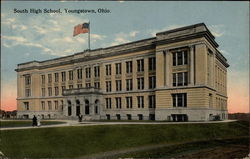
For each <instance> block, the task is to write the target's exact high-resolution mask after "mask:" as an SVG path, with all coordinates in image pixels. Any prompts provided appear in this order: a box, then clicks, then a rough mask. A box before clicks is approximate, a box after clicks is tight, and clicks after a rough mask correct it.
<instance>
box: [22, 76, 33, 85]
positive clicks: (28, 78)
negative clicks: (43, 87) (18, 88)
mask: <svg viewBox="0 0 250 159" xmlns="http://www.w3.org/2000/svg"><path fill="white" fill-rule="evenodd" d="M24 78H25V79H24V80H25V85H30V84H31V77H30V75H25V76H24Z"/></svg>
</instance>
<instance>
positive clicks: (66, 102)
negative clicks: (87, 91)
mask: <svg viewBox="0 0 250 159" xmlns="http://www.w3.org/2000/svg"><path fill="white" fill-rule="evenodd" d="M63 103H64V105H63V106H64V107H63V112H64V115H65V116H68V114H69V113H68V106H69V104H68V100H67V99H66V100H64V101H63Z"/></svg>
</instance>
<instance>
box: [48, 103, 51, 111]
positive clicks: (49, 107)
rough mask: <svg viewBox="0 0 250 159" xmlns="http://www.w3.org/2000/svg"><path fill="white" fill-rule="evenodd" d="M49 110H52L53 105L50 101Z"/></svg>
mask: <svg viewBox="0 0 250 159" xmlns="http://www.w3.org/2000/svg"><path fill="white" fill-rule="evenodd" d="M48 109H49V110H52V104H51V101H48Z"/></svg>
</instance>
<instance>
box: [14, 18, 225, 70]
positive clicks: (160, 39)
mask: <svg viewBox="0 0 250 159" xmlns="http://www.w3.org/2000/svg"><path fill="white" fill-rule="evenodd" d="M199 37H205V38H206V39H207V40H208V41H209V42H210V43H211V44H212V45H213V47H214V48H215V49H216V48H217V47H218V46H219V45H218V44H217V43H216V42H215V40H214V39H215V37H214V36H213V35H212V33H211V32H210V31H209V30H208V28H207V27H206V25H205V24H204V23H198V24H194V25H189V26H185V27H181V28H176V29H171V30H167V31H163V32H159V33H156V37H151V38H147V39H142V40H138V41H133V42H129V43H124V44H120V45H115V46H110V47H106V48H97V49H93V50H84V51H83V52H78V53H74V54H72V55H69V56H64V57H59V58H53V59H49V60H45V61H30V62H25V63H21V64H18V65H17V66H18V68H17V69H16V71H17V72H19V71H25V70H30V69H44V68H48V67H55V66H59V65H62V64H70V63H72V62H73V63H74V62H84V61H89V60H94V59H98V58H102V57H109V56H116V55H120V54H126V53H129V52H135V51H142V50H146V49H154V48H155V46H156V45H162V44H168V43H173V42H178V41H184V40H188V39H193V38H199ZM217 51H218V50H217ZM218 54H219V56H218V57H220V58H221V60H222V61H224V63H225V64H226V65H228V64H227V62H226V58H225V57H224V56H223V55H222V54H221V53H220V52H219V51H218ZM228 66H229V65H228Z"/></svg>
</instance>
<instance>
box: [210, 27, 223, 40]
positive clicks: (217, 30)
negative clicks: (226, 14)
mask: <svg viewBox="0 0 250 159" xmlns="http://www.w3.org/2000/svg"><path fill="white" fill-rule="evenodd" d="M208 29H209V30H210V31H211V33H212V34H213V35H214V36H215V37H221V36H223V35H224V34H225V31H224V30H225V27H224V25H210V26H208Z"/></svg>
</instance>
